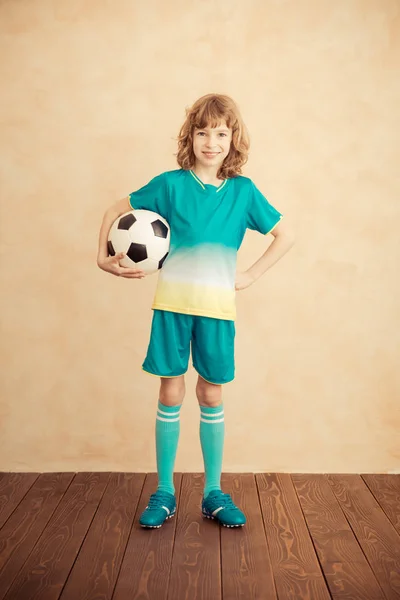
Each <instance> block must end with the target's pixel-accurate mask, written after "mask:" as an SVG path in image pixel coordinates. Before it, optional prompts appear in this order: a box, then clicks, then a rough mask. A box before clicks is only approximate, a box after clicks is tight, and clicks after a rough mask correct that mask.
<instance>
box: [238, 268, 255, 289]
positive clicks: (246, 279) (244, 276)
mask: <svg viewBox="0 0 400 600" xmlns="http://www.w3.org/2000/svg"><path fill="white" fill-rule="evenodd" d="M252 283H254V279H253V277H252V276H251V275H250V274H249V273H248V272H247V271H245V272H244V273H236V282H235V290H236V291H237V292H238V291H240V290H244V289H246V288H248V287H249V286H250V285H251V284H252Z"/></svg>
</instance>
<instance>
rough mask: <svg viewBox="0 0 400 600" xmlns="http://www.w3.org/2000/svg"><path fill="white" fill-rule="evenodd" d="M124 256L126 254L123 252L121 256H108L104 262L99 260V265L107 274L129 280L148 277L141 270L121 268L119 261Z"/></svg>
mask: <svg viewBox="0 0 400 600" xmlns="http://www.w3.org/2000/svg"><path fill="white" fill-rule="evenodd" d="M124 256H125V254H124V253H123V252H119V254H116V255H115V256H107V257H106V258H103V259H102V260H98V261H97V264H98V266H99V267H100V269H103V271H107V273H112V274H113V275H117V276H118V277H127V278H128V279H143V277H145V276H146V273H145V272H144V271H142V270H141V269H130V268H129V267H121V265H120V264H119V261H120V260H121V259H122V258H124Z"/></svg>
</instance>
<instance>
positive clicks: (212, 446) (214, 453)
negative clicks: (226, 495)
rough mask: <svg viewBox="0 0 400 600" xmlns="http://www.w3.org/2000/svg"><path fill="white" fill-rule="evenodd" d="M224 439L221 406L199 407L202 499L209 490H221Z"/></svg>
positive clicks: (222, 408)
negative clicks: (202, 481)
mask: <svg viewBox="0 0 400 600" xmlns="http://www.w3.org/2000/svg"><path fill="white" fill-rule="evenodd" d="M224 438H225V421H224V407H223V404H220V405H219V406H200V443H201V450H202V452H203V460H204V472H205V485H204V498H206V497H207V495H208V494H209V493H210V492H211V490H220V489H221V483H220V482H221V470H222V456H223V453H224Z"/></svg>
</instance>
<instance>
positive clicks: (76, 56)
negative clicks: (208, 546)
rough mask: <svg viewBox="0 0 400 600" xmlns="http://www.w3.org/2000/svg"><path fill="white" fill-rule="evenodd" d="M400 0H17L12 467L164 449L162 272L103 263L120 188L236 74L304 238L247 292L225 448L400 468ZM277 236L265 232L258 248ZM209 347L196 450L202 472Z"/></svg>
mask: <svg viewBox="0 0 400 600" xmlns="http://www.w3.org/2000/svg"><path fill="white" fill-rule="evenodd" d="M399 19H400V3H399V1H398V0H339V1H338V2H335V3H332V2H330V1H329V0H249V1H248V2H243V0H212V1H211V0H198V1H197V2H194V1H193V2H188V1H187V0H185V1H183V0H172V1H171V2H164V0H149V1H144V0H115V1H113V2H111V1H109V0H98V1H97V2H94V1H90V0H68V2H63V1H62V0H53V1H51V0H19V1H18V2H15V1H12V0H8V1H7V0H3V1H2V2H1V4H0V30H1V40H0V56H1V59H0V60H1V63H0V78H1V82H2V84H1V85H2V90H1V115H0V116H1V135H0V148H1V149H0V152H1V156H0V170H1V179H2V184H1V231H0V233H1V287H2V300H1V320H2V349H1V352H2V354H1V364H2V370H3V376H2V381H1V410H0V415H1V431H0V470H13V471H20V470H23V471H31V470H35V471H41V470H43V471H49V470H85V469H88V470H128V471H154V470H155V444H154V424H155V409H156V403H157V392H158V385H159V380H158V379H157V378H153V377H151V376H149V375H146V374H144V373H143V372H142V371H141V363H142V360H143V357H144V354H145V351H146V349H147V342H148V335H149V329H150V321H151V316H152V313H151V310H150V304H151V301H152V296H153V292H154V289H155V284H156V278H155V276H153V277H149V278H147V279H146V280H144V281H136V282H135V281H130V280H119V279H118V278H115V277H112V276H111V275H107V274H105V273H104V272H102V271H100V270H99V269H98V268H97V266H96V252H97V236H98V230H99V226H100V222H101V219H102V215H103V213H104V211H105V209H106V208H107V207H108V206H109V205H110V204H111V203H113V202H114V201H115V200H117V199H119V198H122V197H123V196H126V195H127V194H128V193H129V192H130V191H133V190H134V189H137V188H138V187H140V186H141V185H143V184H144V183H146V182H147V181H148V180H149V179H150V178H151V177H152V176H154V175H156V174H158V173H160V172H162V171H164V170H167V169H173V168H175V166H176V163H175V159H174V156H173V152H174V151H175V141H174V138H175V137H176V135H177V132H178V129H179V127H180V125H181V123H182V120H183V118H184V109H185V107H186V106H188V105H190V104H191V103H192V102H193V101H194V100H196V99H197V98H198V97H199V96H200V95H203V94H205V93H208V92H210V91H217V92H222V93H228V94H230V95H232V96H233V97H234V98H235V99H236V100H237V102H238V104H239V105H240V107H241V110H242V113H243V116H244V118H245V121H246V122H247V125H248V127H249V130H250V133H251V137H252V149H251V157H250V161H249V163H248V165H247V166H246V169H245V175H247V176H249V177H251V178H253V180H254V181H255V183H256V184H257V185H258V187H259V188H260V189H261V190H262V191H263V192H264V193H265V195H266V196H267V197H268V198H269V199H270V201H271V202H272V203H273V204H274V205H276V206H277V208H279V209H280V210H281V211H283V212H284V213H285V214H287V215H288V216H290V218H291V219H292V220H293V221H294V223H295V227H296V231H297V244H296V245H295V246H294V248H293V249H292V251H291V252H290V253H289V254H288V255H287V256H286V257H285V258H284V259H283V260H282V262H280V263H279V264H278V265H277V266H276V267H274V268H273V269H272V270H271V271H269V272H268V273H267V274H266V275H264V277H263V278H262V279H260V280H259V281H258V282H257V283H256V284H255V285H254V286H253V287H252V288H250V289H248V290H246V291H244V292H241V293H240V294H238V299H237V301H238V322H237V377H236V380H235V382H234V383H232V384H229V385H228V386H226V387H225V389H224V406H225V421H226V443H225V453H224V470H225V471H260V470H265V471H289V472H297V471H300V472H335V471H336V472H337V471H341V472H396V471H397V472H400V439H399V432H400V414H399V404H400V393H399V392H400V375H399V372H400V369H399V354H400V352H399V349H400V332H399V316H400V314H399V313H400V307H399V288H400V284H399V255H400V251H399V226H400V209H399V206H400V204H399V192H400V180H399V143H398V140H399V131H400V118H399V116H400V111H399V106H400V78H399V66H400V56H399V47H400V23H399ZM265 244H266V241H265V239H264V238H263V237H262V236H261V235H259V234H256V233H254V232H248V234H247V235H246V238H245V242H244V245H243V246H242V248H241V250H240V253H239V265H240V266H241V267H242V268H243V269H245V268H246V267H247V266H249V265H250V264H252V263H253V262H254V261H255V260H256V259H257V258H258V257H259V256H260V255H261V253H262V252H263V251H264V249H265V247H266V246H265ZM195 381H196V376H195V373H194V372H193V369H192V367H191V368H190V371H189V373H188V375H187V388H188V392H187V397H186V399H185V402H184V406H183V409H182V420H181V438H180V442H179V449H178V455H177V461H176V469H177V470H180V471H188V470H190V471H202V470H203V463H202V455H201V449H200V442H199V436H198V429H199V409H198V405H197V401H196V398H195V393H194V385H195Z"/></svg>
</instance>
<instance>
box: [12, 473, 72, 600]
mask: <svg viewBox="0 0 400 600" xmlns="http://www.w3.org/2000/svg"><path fill="white" fill-rule="evenodd" d="M73 476H74V474H73V473H45V474H43V475H40V476H39V477H38V478H37V480H36V481H35V483H34V484H33V486H32V487H31V488H30V490H29V491H28V493H27V494H26V496H25V497H24V498H23V500H21V502H20V503H19V504H18V506H17V508H16V509H15V510H14V512H13V513H12V515H11V516H10V518H9V519H8V521H7V522H6V523H5V525H4V526H3V528H2V529H1V530H0V598H4V596H5V594H6V592H7V590H8V589H9V587H10V586H11V584H12V582H13V580H14V578H15V576H16V575H17V573H18V571H19V570H20V568H21V567H22V565H23V564H24V562H25V560H26V559H27V558H28V556H29V554H30V552H31V551H32V548H33V547H34V545H35V543H36V542H37V540H38V538H39V537H40V535H41V534H42V532H43V530H44V528H45V526H46V524H47V523H48V521H49V519H50V517H51V515H52V514H53V512H54V510H55V509H56V507H57V505H58V503H59V502H60V500H61V498H62V496H63V494H64V492H65V490H66V489H67V487H68V485H69V484H70V482H71V480H72V478H73Z"/></svg>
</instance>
